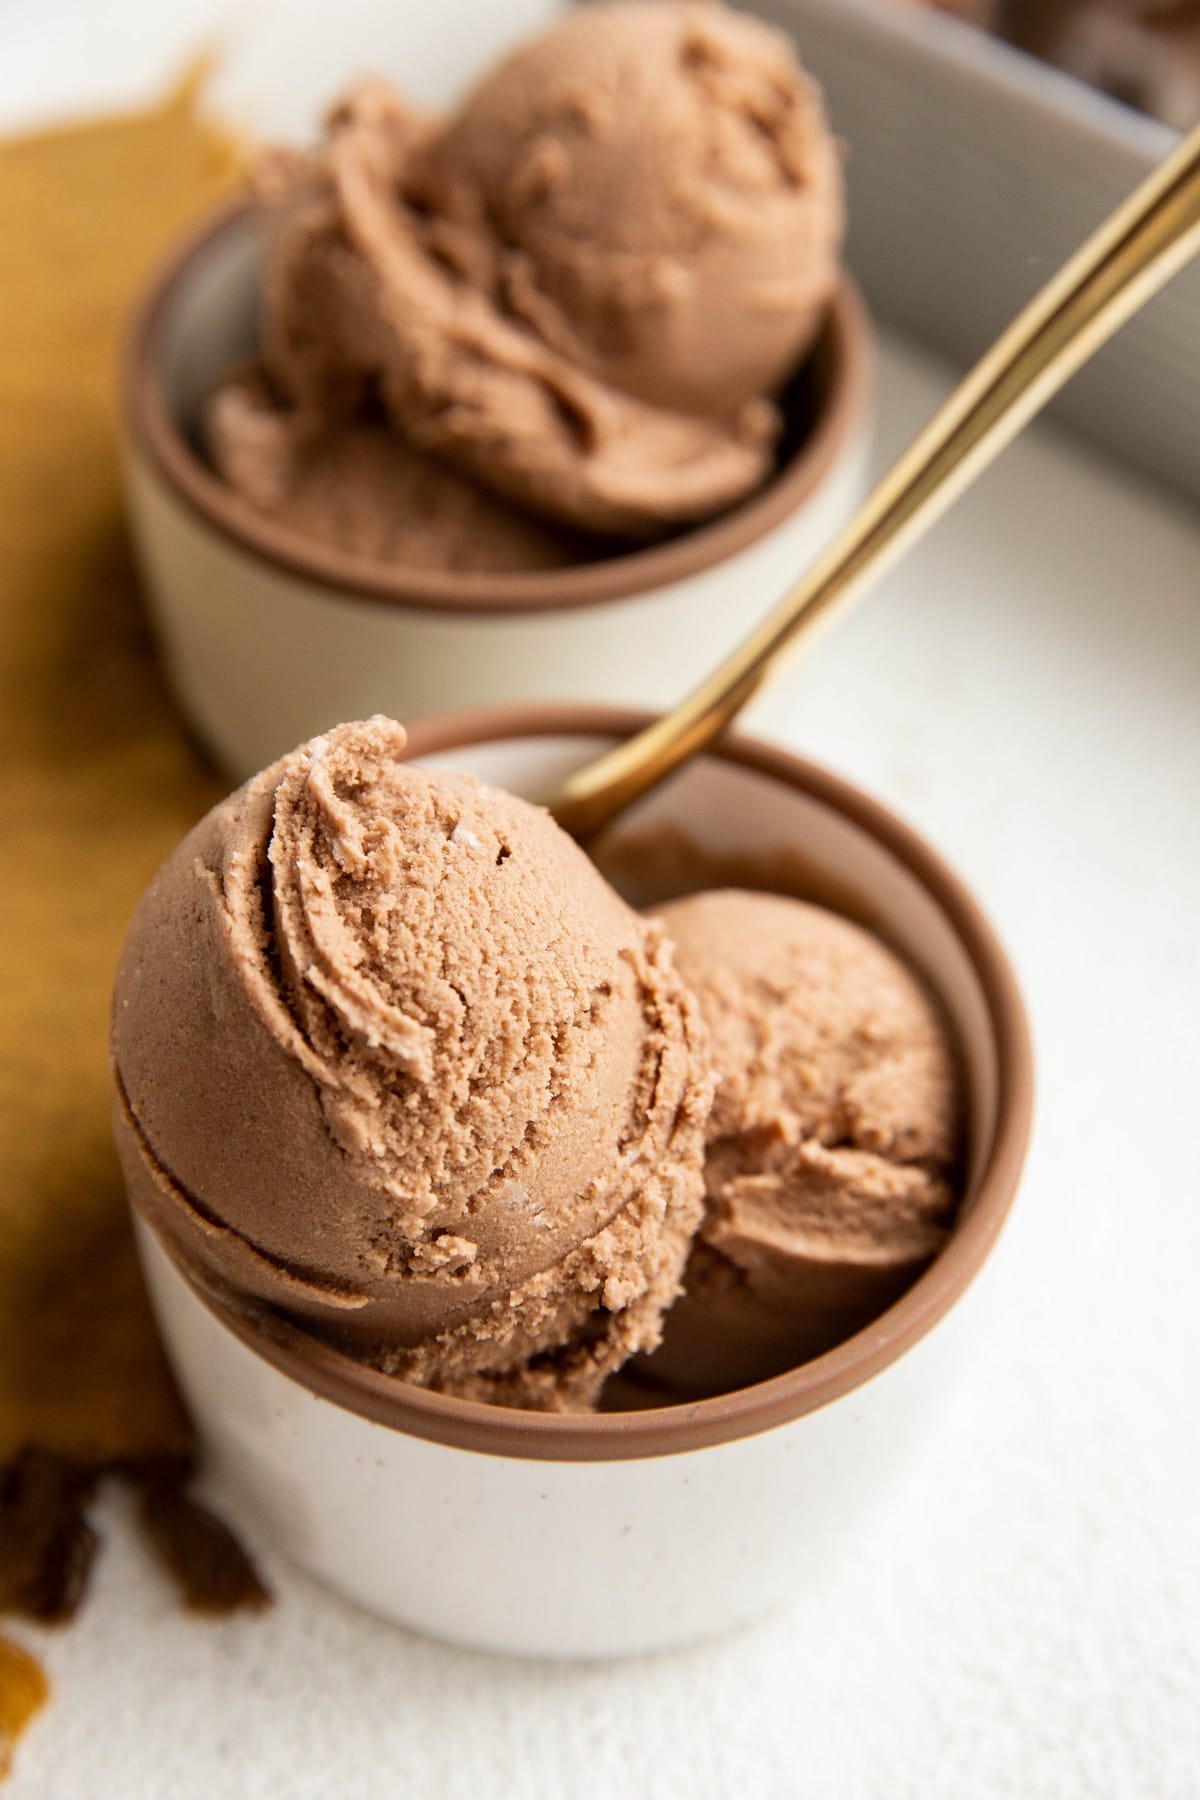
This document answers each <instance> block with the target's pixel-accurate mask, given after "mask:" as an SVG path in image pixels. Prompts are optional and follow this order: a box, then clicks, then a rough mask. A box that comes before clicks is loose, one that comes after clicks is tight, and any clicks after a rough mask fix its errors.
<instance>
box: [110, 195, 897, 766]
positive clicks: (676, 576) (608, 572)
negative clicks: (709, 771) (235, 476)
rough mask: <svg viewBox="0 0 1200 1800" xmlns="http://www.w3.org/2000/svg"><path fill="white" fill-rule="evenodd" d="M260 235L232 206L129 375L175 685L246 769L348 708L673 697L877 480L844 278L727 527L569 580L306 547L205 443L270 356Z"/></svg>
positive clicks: (143, 337) (156, 609) (145, 325)
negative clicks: (425, 565)
mask: <svg viewBox="0 0 1200 1800" xmlns="http://www.w3.org/2000/svg"><path fill="white" fill-rule="evenodd" d="M259 268H260V246H259V235H258V230H257V227H256V224H255V221H254V217H253V215H252V214H251V213H250V212H249V211H248V210H247V209H246V208H245V207H244V206H238V207H236V208H234V209H232V210H226V211H225V212H224V213H222V214H221V215H220V216H219V217H218V218H217V219H216V220H215V221H212V222H210V223H209V224H207V225H206V226H204V227H203V228H202V229H201V230H200V231H199V232H198V233H197V234H196V235H195V236H193V237H192V238H191V239H190V240H189V241H188V242H187V243H186V244H185V245H184V246H183V247H182V249H181V250H180V251H179V252H178V253H177V254H176V255H175V256H174V257H173V258H172V260H171V261H170V263H168V265H167V266H166V267H165V268H164V269H163V270H162V271H161V272H160V273H159V274H158V275H157V276H156V277H155V278H154V280H153V281H152V283H151V285H150V288H149V290H148V292H147V296H146V299H145V301H144V303H143V305H142V307H141V309H140V311H139V313H138V315H137V318H136V320H135V322H134V325H133V328H132V332H131V335H130V340H129V345H128V352H127V356H126V362H125V380H124V386H123V394H124V399H123V438H124V451H125V472H126V488H127V493H128V499H129V509H130V514H131V517H132V521H133V527H134V534H135V538H136V540H137V545H138V549H139V553H140V557H141V562H142V566H143V569H144V572H145V577H146V586H147V590H148V594H149V600H150V608H151V614H152V618H153V622H154V626H155V630H156V632H157V635H158V639H159V643H160V645H161V648H162V653H163V658H164V661H165V664H166V668H167V672H168V675H169V677H170V680H171V683H172V686H173V687H174V689H175V692H176V695H177V697H178V699H179V702H180V705H181V706H182V708H183V710H184V712H185V714H186V715H187V717H188V719H189V721H190V723H191V725H192V726H193V728H194V730H195V731H196V733H197V734H198V736H199V737H200V739H201V740H202V741H203V742H204V743H205V744H206V745H207V746H208V748H209V749H210V750H211V751H212V752H213V753H214V755H215V756H216V757H217V759H218V760H219V761H220V763H221V764H222V765H223V766H224V767H225V768H226V769H227V770H228V771H229V773H230V774H232V775H234V776H236V777H237V778H238V779H239V780H241V779H243V778H244V777H246V776H247V775H250V774H252V773H253V772H254V771H255V770H256V769H260V768H263V767H265V766H266V764H268V763H269V762H271V761H273V760H274V758H275V757H277V756H279V755H282V754H283V753H284V752H285V751H287V750H289V749H291V747H292V746H293V745H294V744H297V743H301V742H303V741H304V740H305V739H306V738H308V737H311V736H313V735H314V734H315V733H317V732H318V731H323V730H325V729H326V728H327V727H328V726H330V725H333V724H336V723H337V721H338V720H339V719H357V718H365V717H366V716H367V715H368V714H370V713H373V712H386V713H390V714H391V715H392V716H393V717H394V718H402V719H406V720H408V719H414V718H418V717H421V716H424V715H425V714H428V713H431V712H437V711H441V710H443V709H446V708H456V707H463V706H476V705H492V704H496V703H499V702H508V701H531V700H548V701H560V700H594V699H601V700H605V701H616V702H624V703H626V704H630V705H646V706H662V705H664V704H666V703H668V702H670V701H672V700H674V699H676V698H677V697H679V695H681V694H682V693H683V692H684V690H685V689H686V688H687V687H688V686H689V685H691V684H692V683H694V682H695V681H697V680H699V679H700V678H701V677H702V676H703V675H705V674H706V673H707V672H708V670H709V669H710V668H711V667H712V666H713V664H714V663H716V662H717V661H718V660H719V658H720V657H721V656H722V655H723V654H724V653H725V652H726V651H727V650H728V649H729V647H730V645H731V644H733V643H734V642H735V641H736V640H737V639H738V638H739V637H740V636H741V635H742V634H743V633H744V632H745V631H746V630H747V629H748V628H749V627H750V626H751V625H752V624H753V623H754V622H755V621H756V620H757V619H758V618H759V617H760V616H761V615H762V614H763V613H765V612H766V611H767V610H768V608H769V607H770V606H771V605H772V604H773V602H774V601H775V600H777V599H778V597H779V595H780V593H781V592H782V590H783V588H784V587H785V586H786V584H787V582H788V581H789V580H790V579H792V578H794V577H795V575H796V574H797V573H798V572H799V570H800V569H802V568H803V567H804V565H805V564H806V563H807V562H808V561H809V560H810V559H811V558H812V556H813V555H814V554H815V552H816V551H817V549H818V548H819V547H820V546H821V545H822V544H823V543H824V542H825V540H826V539H827V538H828V537H829V535H830V534H831V532H832V530H833V528H834V526H835V525H836V524H837V523H838V522H840V520H841V519H842V518H843V517H845V515H846V514H847V513H848V512H849V511H850V510H851V508H852V506H853V504H854V502H855V500H856V499H857V498H859V496H860V495H861V493H862V491H863V487H864V483H865V458H866V448H867V441H868V437H869V430H868V415H869V407H868V397H869V391H870V385H871V342H870V331H869V327H868V325H867V321H866V316H865V314H864V312H863V309H862V306H861V303H860V302H859V300H858V297H857V295H856V293H855V291H854V289H853V287H852V286H851V285H850V284H849V283H848V282H846V283H844V284H843V286H842V288H841V290H840V291H839V293H838V295H837V297H836V299H835V301H834V303H833V306H832V307H831V310H830V314H829V318H828V321H827V323H826V325H825V328H824V330H823V332H822V335H821V338H820V340H819V342H818V344H817V346H816V348H815V350H814V351H813V354H812V356H811V357H810V358H809V361H808V363H807V364H806V365H805V369H804V371H803V372H802V373H801V375H800V376H799V377H798V378H797V380H796V382H795V383H793V387H792V390H791V395H792V398H791V402H790V403H789V404H787V405H785V413H786V414H787V415H788V416H789V417H790V418H791V420H792V436H793V439H794V441H793V442H792V443H791V445H790V448H789V449H788V450H787V452H786V454H785V457H784V460H783V464H782V467H781V469H780V471H779V473H778V474H777V475H776V476H775V477H774V478H773V479H772V480H771V481H770V482H769V483H768V484H767V486H766V487H765V488H763V489H762V490H761V491H760V492H759V493H758V494H756V495H754V496H753V497H752V498H751V499H749V500H747V501H745V502H744V503H743V504H742V505H740V506H737V507H735V508H733V509H732V511H730V512H728V513H726V514H725V515H723V516H722V517H721V518H720V519H717V520H716V521H714V522H713V523H712V524H709V525H705V526H700V527H697V528H696V529H695V530H692V531H689V532H687V533H685V534H684V535H682V536H680V537H678V538H675V539H673V540H671V541H670V542H668V543H665V544H660V545H658V546H656V547H653V548H650V549H645V550H640V551H636V552H633V553H630V554H628V555H620V556H616V557H612V558H610V559H608V560H606V561H603V562H593V563H588V564H584V565H581V566H579V567H575V568H570V569H565V570H557V569H556V570H541V571H537V572H534V573H531V574H529V575H446V574H441V573H422V572H419V571H414V570H402V569H395V568H388V567H385V566H383V565H381V564H379V563H376V562H373V561H371V560H369V559H366V558H363V557H356V556H351V555H349V554H346V553H343V552H340V551H337V550H334V549H328V548H324V547H322V546H319V545H314V544H311V543H308V542H307V541H306V540H305V539H303V538H301V537H298V536H297V535H296V534H295V533H294V532H292V531H289V530H287V529H286V528H284V527H281V526H279V525H277V524H274V523H272V522H271V521H270V520H268V519H265V518H264V517H262V516H261V515H260V514H258V513H256V512H255V510H254V509H253V508H252V507H251V506H249V505H248V504H247V503H246V502H245V501H243V500H242V499H240V498H239V497H238V496H237V495H235V494H234V493H232V492H231V490H230V489H229V488H228V487H226V485H225V484H224V483H223V482H221V481H220V480H219V479H218V478H217V477H216V476H215V475H214V474H213V473H212V471H211V470H210V469H209V468H208V467H207V466H206V464H205V463H204V461H203V459H202V458H201V456H200V455H199V454H198V453H197V449H196V436H197V420H198V417H199V413H200V409H201V406H202V404H203V401H204V399H205V397H206V396H207V395H208V394H209V393H210V392H211V391H212V389H213V387H214V386H215V384H216V382H217V381H218V379H219V378H220V376H221V375H222V374H223V373H225V372H226V371H227V370H228V369H229V368H230V367H232V366H233V365H234V364H236V363H237V362H239V361H244V360H245V358H246V357H247V356H248V355H250V354H251V353H252V351H253V347H254V344H255V341H256V318H257V306H258V293H259Z"/></svg>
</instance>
